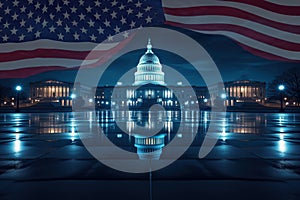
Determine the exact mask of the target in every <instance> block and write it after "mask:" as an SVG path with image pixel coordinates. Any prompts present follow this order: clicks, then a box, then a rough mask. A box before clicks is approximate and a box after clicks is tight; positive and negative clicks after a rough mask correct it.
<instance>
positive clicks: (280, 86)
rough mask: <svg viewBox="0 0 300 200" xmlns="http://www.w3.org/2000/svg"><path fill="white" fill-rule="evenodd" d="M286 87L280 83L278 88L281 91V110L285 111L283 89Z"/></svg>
mask: <svg viewBox="0 0 300 200" xmlns="http://www.w3.org/2000/svg"><path fill="white" fill-rule="evenodd" d="M284 89H285V87H284V85H279V86H278V90H279V91H280V112H283V91H284Z"/></svg>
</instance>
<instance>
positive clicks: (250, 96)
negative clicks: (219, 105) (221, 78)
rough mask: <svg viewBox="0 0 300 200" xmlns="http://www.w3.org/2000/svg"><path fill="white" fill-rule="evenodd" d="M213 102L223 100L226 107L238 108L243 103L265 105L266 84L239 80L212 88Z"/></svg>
mask: <svg viewBox="0 0 300 200" xmlns="http://www.w3.org/2000/svg"><path fill="white" fill-rule="evenodd" d="M209 88H210V91H211V95H212V97H211V100H212V102H213V101H214V100H215V99H216V98H222V99H224V101H225V104H226V106H237V105H239V104H242V103H250V102H256V103H264V101H265V98H266V83H265V82H260V81H250V80H239V81H230V82H225V83H224V88H223V86H222V84H221V83H219V84H216V85H213V86H210V87H209Z"/></svg>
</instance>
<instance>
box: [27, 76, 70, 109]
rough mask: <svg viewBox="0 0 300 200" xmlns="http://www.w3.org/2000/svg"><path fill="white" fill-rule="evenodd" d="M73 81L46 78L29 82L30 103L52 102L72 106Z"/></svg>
mask: <svg viewBox="0 0 300 200" xmlns="http://www.w3.org/2000/svg"><path fill="white" fill-rule="evenodd" d="M72 90H73V83H69V82H63V81H57V80H46V81H38V82H33V83H30V99H31V101H32V103H38V102H52V103H55V104H57V105H61V106H72V98H71V96H72Z"/></svg>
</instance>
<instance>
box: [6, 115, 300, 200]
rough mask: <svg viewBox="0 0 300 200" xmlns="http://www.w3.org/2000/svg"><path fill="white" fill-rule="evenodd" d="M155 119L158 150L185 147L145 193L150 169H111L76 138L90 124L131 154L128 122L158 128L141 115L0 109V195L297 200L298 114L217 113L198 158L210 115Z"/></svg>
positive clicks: (131, 125)
mask: <svg viewBox="0 0 300 200" xmlns="http://www.w3.org/2000/svg"><path fill="white" fill-rule="evenodd" d="M155 116H156V117H155V119H159V120H160V121H161V123H162V130H161V133H163V134H165V137H164V141H165V145H166V146H165V147H167V146H168V144H169V143H170V142H172V141H173V140H175V139H177V140H178V141H179V142H180V141H181V140H184V139H185V138H186V137H190V140H191V141H192V144H191V145H190V147H188V149H187V150H186V151H185V152H184V153H183V155H182V156H180V158H179V159H178V160H176V161H175V162H173V163H171V164H170V165H169V166H167V167H165V168H163V169H160V170H157V171H154V172H152V184H151V186H152V192H150V189H149V185H150V183H149V173H126V172H121V171H118V170H115V169H111V168H110V167H108V166H106V165H104V164H103V163H101V162H99V161H98V160H97V159H95V158H94V157H93V156H92V155H91V154H90V153H89V151H88V150H87V149H86V148H85V146H84V144H83V142H82V140H81V138H82V137H84V134H82V133H81V127H82V124H89V123H90V122H91V121H95V122H96V126H95V124H94V125H93V126H91V127H89V128H90V130H93V131H94V129H95V127H96V129H97V128H98V129H102V130H103V133H104V134H103V135H102V136H101V137H102V139H104V138H107V139H109V140H110V141H111V142H112V143H113V144H114V145H116V146H118V147H120V148H121V149H123V150H126V151H129V152H133V153H135V152H136V148H135V146H134V145H135V139H134V135H133V133H134V129H135V126H136V125H141V126H143V125H148V126H149V127H152V126H156V125H157V123H156V122H155V120H154V123H151V120H149V118H147V120H145V115H144V113H143V112H138V111H137V112H132V113H131V112H130V113H128V112H127V113H126V112H125V113H122V112H120V113H112V112H108V111H101V112H97V113H89V112H87V113H81V114H80V117H77V115H76V113H70V112H69V113H10V114H0V123H1V125H0V143H1V144H0V186H1V187H0V198H1V199H84V198H87V199H120V198H122V199H149V198H150V196H151V195H152V198H153V199H221V198H226V199H227V198H228V199H299V197H300V190H299V189H300V114H297V113H238V112H237V113H235V112H228V113H224V115H222V116H223V117H219V118H218V119H217V121H216V123H215V124H216V125H217V127H216V129H214V130H216V132H217V133H218V135H219V136H218V140H217V143H216V145H215V146H214V148H213V149H212V151H211V152H210V153H209V154H208V155H207V156H206V157H205V158H202V159H200V158H199V156H198V154H199V150H200V147H201V144H202V142H203V139H204V137H205V136H206V132H207V130H208V128H209V126H210V124H211V123H212V122H211V117H210V116H211V113H210V112H208V111H203V112H195V113H194V112H193V113H180V112H177V111H168V112H166V113H165V114H161V115H160V114H157V115H155ZM116 119H118V120H120V121H121V122H123V125H124V129H126V131H124V130H122V129H120V128H119V127H118V126H117V125H116V123H115V120H116ZM147 123H148V124H147ZM180 124H182V126H183V129H180V128H179V126H180ZM194 127H196V129H195V128H194ZM131 133H132V134H131ZM101 137H99V138H100V140H101ZM165 147H164V148H165ZM105 148H106V147H105V145H104V146H103V149H105ZM178 148H180V146H178ZM161 156H162V157H163V156H164V152H162V155H161ZM106 159H121V158H120V157H118V158H116V157H114V158H110V157H109V155H108V156H107V157H106ZM128 162H130V160H129V161H128ZM150 193H151V195H150Z"/></svg>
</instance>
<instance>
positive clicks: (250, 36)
mask: <svg viewBox="0 0 300 200" xmlns="http://www.w3.org/2000/svg"><path fill="white" fill-rule="evenodd" d="M163 8H164V13H165V17H166V24H169V25H172V26H177V27H182V28H186V29H190V30H194V31H197V32H200V33H205V34H220V35H224V36H227V37H229V38H232V39H234V40H235V41H237V42H238V43H239V44H240V45H241V46H242V47H243V48H245V49H246V50H248V51H250V52H251V53H253V54H256V55H259V56H261V57H264V58H268V59H273V60H284V61H300V2H298V3H296V2H295V1H293V0H285V1H280V0H269V1H253V0H230V1H219V0H204V1H203V0H185V1H179V0H163Z"/></svg>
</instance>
